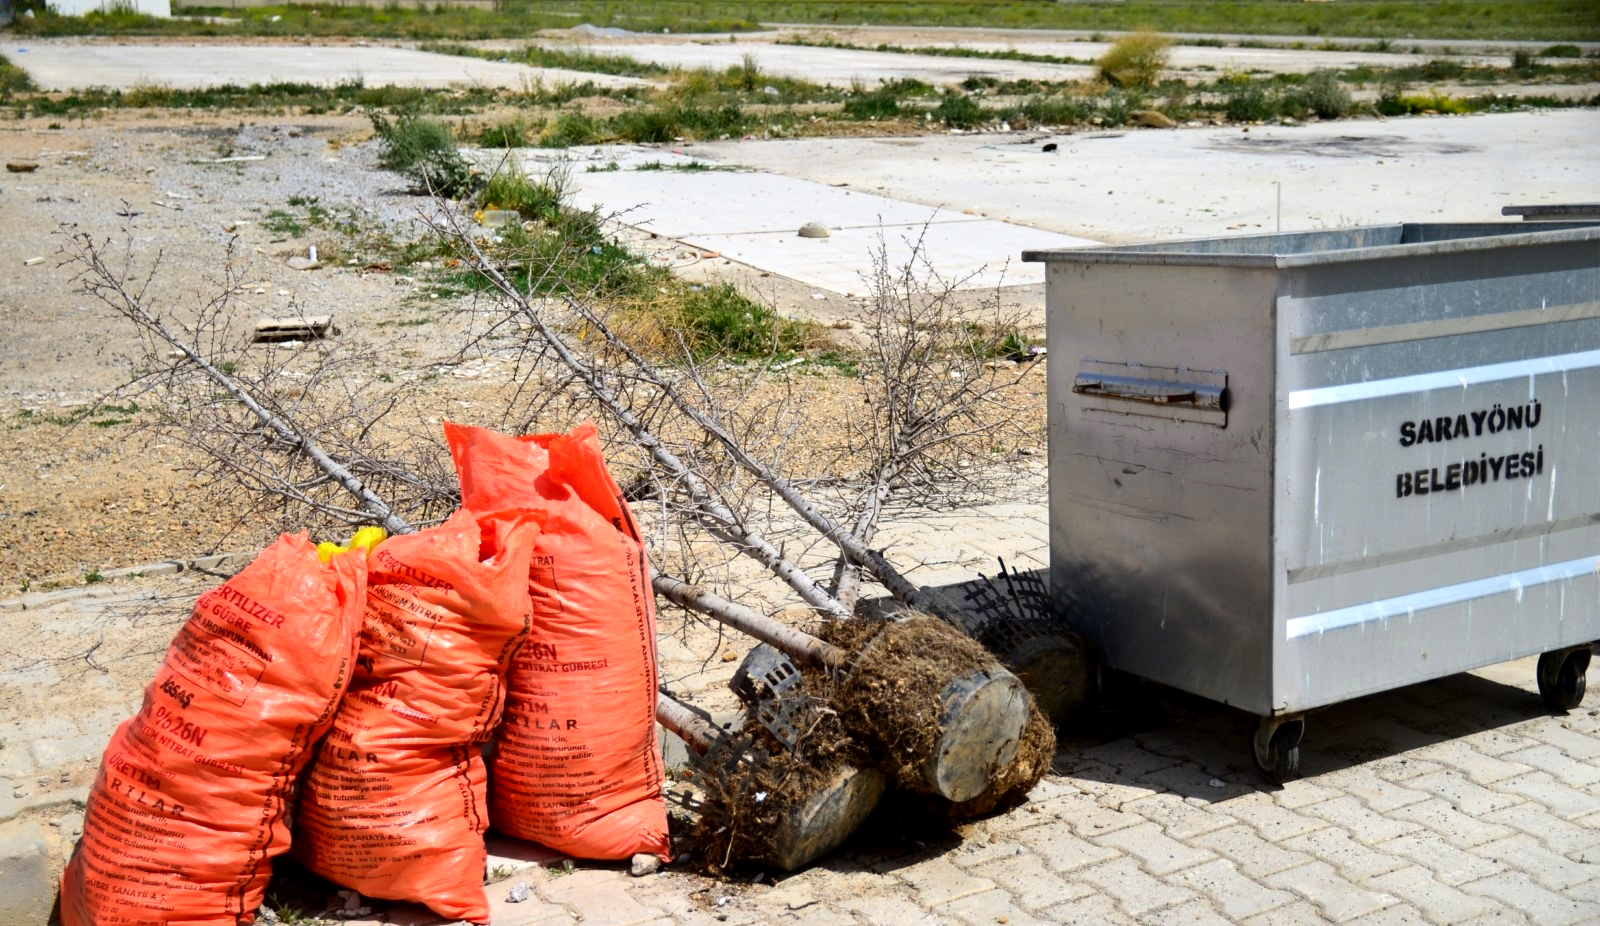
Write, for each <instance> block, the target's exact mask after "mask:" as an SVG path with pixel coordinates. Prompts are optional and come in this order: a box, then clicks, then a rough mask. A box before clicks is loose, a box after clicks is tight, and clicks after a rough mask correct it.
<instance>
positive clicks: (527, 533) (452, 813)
mask: <svg viewBox="0 0 1600 926" xmlns="http://www.w3.org/2000/svg"><path fill="white" fill-rule="evenodd" d="M538 517H539V516H538V515H536V514H533V513H529V512H526V511H522V512H505V513H500V514H494V515H488V516H485V517H483V518H478V517H477V516H475V515H474V514H473V513H472V512H470V511H468V510H467V509H462V510H460V511H458V512H456V514H455V515H454V516H452V517H451V518H450V519H449V520H448V521H446V522H445V523H444V524H442V525H440V526H438V527H435V528H430V529H428V530H424V531H420V532H418V533H415V534H406V535H403V536H399V537H391V538H390V539H388V540H386V541H384V542H383V544H382V545H381V546H379V547H378V548H377V549H376V550H375V551H374V552H373V553H372V556H371V560H370V563H371V571H370V573H369V575H368V583H367V608H366V617H365V624H364V626H363V629H362V632H361V650H360V656H359V659H358V667H357V669H356V675H355V681H354V682H353V683H352V684H351V686H350V691H349V693H348V694H347V695H345V699H344V704H343V705H341V706H340V708H339V713H338V715H337V716H336V717H335V718H334V722H333V730H332V732H330V733H329V734H328V737H327V739H326V740H324V741H323V743H322V745H321V747H320V748H319V749H318V752H317V757H316V759H315V761H314V762H313V763H312V765H311V769H310V771H309V772H308V773H307V774H306V779H305V783H304V785H303V787H302V792H301V795H300V810H299V814H298V816H297V817H296V820H295V837H294V856H295V858H296V859H298V860H300V861H301V862H303V863H304V864H305V865H306V867H308V868H310V869H311V870H312V871H314V872H316V873H317V874H320V875H322V876H323V877H325V878H327V879H329V880H330V881H333V882H335V883H337V884H342V885H344V886H345V887H348V888H353V889H355V890H357V891H360V892H361V893H362V894H365V895H366V896H368V897H382V898H386V899H389V900H405V901H412V902H416V903H422V904H426V905H427V906H429V907H431V908H432V909H433V910H434V912H436V913H438V914H440V915H441V916H445V917H448V918H450V919H453V920H471V921H473V922H476V923H483V922H487V921H488V919H489V901H488V896H487V895H486V894H485V892H484V887H483V874H484V871H483V869H484V864H485V862H486V861H487V859H488V854H487V852H486V851H485V849H484V845H483V831H484V830H485V829H487V828H488V825H489V816H488V803H487V800H486V794H485V787H486V778H487V776H486V773H485V769H484V764H483V752H482V747H483V744H484V743H485V742H487V741H488V739H489V737H490V735H491V734H492V733H493V731H494V728H495V725H496V724H498V723H499V722H500V710H501V707H502V706H503V705H504V703H505V684H504V674H505V671H506V669H507V667H508V666H509V665H510V664H511V655H512V653H513V652H514V651H515V650H516V648H517V646H518V645H520V644H521V643H522V641H523V639H524V638H525V637H526V636H527V634H528V626H529V604H528V583H527V575H528V563H529V558H530V557H531V556H532V554H533V542H534V536H535V535H536V534H537V533H538V529H539V527H538V523H537V518H538Z"/></svg>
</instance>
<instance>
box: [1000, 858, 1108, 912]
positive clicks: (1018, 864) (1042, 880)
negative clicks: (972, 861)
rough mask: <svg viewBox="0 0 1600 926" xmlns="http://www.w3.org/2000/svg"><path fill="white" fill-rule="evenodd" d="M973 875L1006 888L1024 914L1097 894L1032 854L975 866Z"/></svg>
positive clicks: (1092, 889)
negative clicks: (1026, 911) (1056, 871)
mask: <svg viewBox="0 0 1600 926" xmlns="http://www.w3.org/2000/svg"><path fill="white" fill-rule="evenodd" d="M971 871H972V873H973V874H976V875H982V876H983V877H985V878H989V879H990V880H992V881H994V883H996V884H998V885H1000V886H1001V887H1004V888H1005V889H1006V891H1008V892H1009V893H1010V895H1011V898H1012V899H1013V901H1015V903H1016V904H1017V905H1018V906H1020V907H1022V908H1023V909H1025V910H1042V909H1044V908H1046V907H1049V906H1052V905H1054V904H1058V903H1061V902H1062V901H1063V900H1076V899H1077V898H1079V897H1082V896H1084V895H1086V894H1092V893H1094V888H1092V887H1090V886H1089V885H1087V884H1084V883H1083V882H1082V881H1074V880H1070V879H1068V878H1065V877H1062V876H1060V875H1057V874H1056V873H1055V872H1054V871H1051V870H1050V868H1049V867H1048V866H1046V865H1045V863H1044V861H1043V860H1042V859H1040V858H1039V857H1038V856H1035V855H1032V854H1029V855H1020V856H1016V857H1014V858H1008V859H996V860H994V861H991V862H985V863H983V864H982V865H975V866H973V867H972V868H971Z"/></svg>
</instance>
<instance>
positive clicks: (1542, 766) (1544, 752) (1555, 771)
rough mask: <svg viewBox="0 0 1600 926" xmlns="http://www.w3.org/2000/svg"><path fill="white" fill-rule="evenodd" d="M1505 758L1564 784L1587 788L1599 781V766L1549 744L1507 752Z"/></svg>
mask: <svg viewBox="0 0 1600 926" xmlns="http://www.w3.org/2000/svg"><path fill="white" fill-rule="evenodd" d="M1506 759H1507V760H1509V761H1512V762H1520V763H1522V764H1523V765H1526V766H1528V767H1529V768H1535V769H1538V770H1539V771H1541V772H1546V773H1548V774H1549V775H1550V776H1551V777H1552V778H1555V779H1556V780H1557V781H1560V782H1561V783H1562V784H1564V785H1568V786H1570V787H1574V788H1587V787H1589V786H1591V785H1593V784H1595V783H1596V782H1600V768H1597V767H1596V766H1593V765H1590V764H1588V763H1586V762H1584V761H1582V760H1580V759H1575V758H1573V757H1572V756H1569V755H1567V754H1566V753H1564V752H1562V751H1561V750H1559V749H1557V748H1556V747H1554V746H1551V745H1549V744H1540V745H1538V746H1534V747H1532V748H1529V749H1519V750H1517V751H1516V752H1513V753H1507V754H1506Z"/></svg>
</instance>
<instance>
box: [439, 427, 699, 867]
mask: <svg viewBox="0 0 1600 926" xmlns="http://www.w3.org/2000/svg"><path fill="white" fill-rule="evenodd" d="M445 437H446V439H447V440H448V441H449V442H450V452H451V454H452V455H453V456H454V457H455V462H456V470H457V472H458V473H459V474H460V476H461V496H462V501H463V503H464V504H466V505H468V506H469V507H477V508H483V509H486V510H487V509H493V508H509V507H526V508H530V509H533V510H535V511H543V512H545V513H546V515H547V518H546V521H545V525H544V529H543V530H542V531H541V532H540V533H539V539H538V540H537V542H535V544H534V551H533V554H534V555H533V568H532V570H531V571H530V573H529V591H530V592H531V593H532V595H533V632H532V634H530V635H529V637H528V643H527V644H526V645H525V646H523V648H522V651H521V652H520V653H519V654H518V655H517V658H516V659H515V660H514V661H513V662H512V664H511V671H510V673H509V675H508V676H507V679H506V681H507V686H508V688H509V691H508V694H507V699H506V712H505V720H504V722H503V723H502V725H501V728H500V735H499V739H498V742H497V745H496V749H495V752H494V755H493V756H492V757H491V758H490V760H489V815H490V818H491V819H492V820H493V822H494V825H495V827H496V828H497V829H499V830H500V831H501V832H504V833H506V834H508V835H511V836H515V837H517V838H519V839H529V840H533V841H535V842H539V843H542V844H544V845H546V846H549V847H550V848H552V849H555V850H557V851H560V852H565V853H567V854H568V855H572V856H575V857H577V858H589V859H625V858H629V857H631V856H632V855H634V854H636V853H640V852H648V853H653V854H656V855H660V856H661V857H663V858H667V857H668V856H669V845H668V841H667V810H666V804H665V802H664V801H663V800H662V797H661V786H662V779H663V775H662V763H661V743H660V741H659V740H658V739H657V738H656V736H657V735H656V725H655V704H656V648H655V647H656V612H655V597H654V595H653V594H652V592H651V589H650V578H649V577H650V567H649V564H648V563H647V562H646V561H645V550H644V542H643V540H642V539H641V537H640V534H639V529H638V526H637V525H636V524H635V522H634V520H633V515H632V514H631V513H630V512H629V511H628V506H627V503H626V502H624V501H623V499H622V491H621V489H619V488H618V486H617V484H616V482H615V481H614V480H613V479H612V478H611V474H610V473H609V472H607V470H606V466H605V460H604V458H603V457H602V455H601V452H600V440H599V437H598V436H597V434H596V431H595V427H594V425H593V424H584V425H582V426H580V427H578V428H577V429H576V430H574V431H573V432H572V433H571V434H540V435H535V436H532V437H524V438H513V437H510V436H507V435H504V434H497V433H495V432H493V431H486V430H483V429H479V428H467V427H461V426H459V425H454V424H446V425H445Z"/></svg>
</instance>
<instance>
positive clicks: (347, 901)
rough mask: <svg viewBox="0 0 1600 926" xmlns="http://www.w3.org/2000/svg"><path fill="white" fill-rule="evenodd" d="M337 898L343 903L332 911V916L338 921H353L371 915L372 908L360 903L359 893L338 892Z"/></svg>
mask: <svg viewBox="0 0 1600 926" xmlns="http://www.w3.org/2000/svg"><path fill="white" fill-rule="evenodd" d="M339 896H340V897H341V898H343V899H344V903H343V904H341V905H340V907H339V909H337V910H335V911H333V915H334V916H336V917H338V918H339V919H341V920H354V919H360V918H361V917H363V916H371V915H372V908H371V907H369V906H367V905H366V904H363V903H362V902H361V895H360V894H359V893H357V892H355V891H340V892H339Z"/></svg>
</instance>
